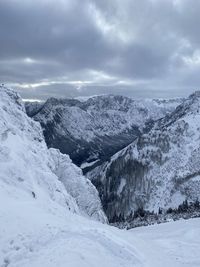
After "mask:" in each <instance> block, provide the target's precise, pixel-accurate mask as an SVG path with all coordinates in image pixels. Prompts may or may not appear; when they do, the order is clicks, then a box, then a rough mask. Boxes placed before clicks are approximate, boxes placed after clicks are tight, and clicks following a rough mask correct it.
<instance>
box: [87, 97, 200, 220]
mask: <svg viewBox="0 0 200 267" xmlns="http://www.w3.org/2000/svg"><path fill="white" fill-rule="evenodd" d="M199 152H200V92H196V93H194V94H192V95H191V96H190V97H189V98H188V99H186V100H185V101H184V102H183V103H182V104H181V105H179V106H178V107H177V108H176V110H175V111H174V112H172V113H171V114H169V115H167V116H166V117H164V118H163V119H160V120H159V121H157V122H156V123H155V125H154V126H153V128H152V129H151V130H150V132H148V133H146V134H143V135H141V136H140V137H139V138H138V139H137V140H135V141H134V142H133V143H132V144H130V145H129V146H128V147H126V148H124V149H123V150H122V151H120V152H118V153H117V154H115V155H114V156H113V157H112V158H111V160H110V162H107V163H105V164H104V165H102V166H99V167H97V168H96V169H94V170H93V171H91V172H90V173H89V174H88V177H90V179H91V180H92V181H93V183H94V184H95V185H96V187H97V188H98V190H99V192H100V196H101V199H102V202H103V206H104V210H105V211H106V214H107V216H108V217H109V220H110V221H113V220H114V218H116V217H119V216H120V217H125V218H126V217H127V216H129V214H130V213H131V211H135V210H137V209H138V208H142V209H146V210H149V211H156V212H158V209H159V207H161V208H169V207H172V208H175V207H177V206H178V205H179V204H181V203H182V202H183V201H184V200H185V199H187V200H188V201H195V200H196V199H199V198H200V153H199Z"/></svg>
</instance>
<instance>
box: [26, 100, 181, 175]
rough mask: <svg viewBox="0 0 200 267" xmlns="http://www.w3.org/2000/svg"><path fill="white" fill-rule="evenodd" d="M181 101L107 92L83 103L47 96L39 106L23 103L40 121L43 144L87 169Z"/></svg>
mask: <svg viewBox="0 0 200 267" xmlns="http://www.w3.org/2000/svg"><path fill="white" fill-rule="evenodd" d="M181 101H182V99H178V100H168V101H166V100H133V99H130V98H127V97H123V96H112V95H107V96H97V97H93V98H90V99H88V100H87V101H85V102H81V101H79V100H76V99H55V98H51V99H49V100H47V101H46V103H44V104H43V105H42V106H38V104H37V106H36V107H35V108H34V107H33V105H34V104H31V105H30V104H27V105H26V106H27V113H28V115H29V116H32V117H33V118H34V119H35V120H37V121H39V122H40V123H41V125H42V128H43V131H44V136H45V140H46V142H47V145H48V146H49V147H54V148H58V149H60V151H61V152H62V153H65V154H69V155H70V157H71V158H72V160H73V162H74V163H76V164H77V165H79V166H81V165H82V168H83V169H84V172H87V171H88V170H90V169H92V168H94V167H95V166H97V165H100V164H102V163H103V162H105V161H106V160H108V159H109V158H110V157H111V156H112V155H113V154H114V153H116V152H117V151H119V150H121V149H122V148H124V147H125V146H127V145H128V144H130V143H132V142H133V141H134V140H135V139H136V138H137V137H138V136H139V135H140V134H141V131H142V129H143V127H144V126H145V123H147V122H150V121H152V120H156V119H158V118H161V117H163V116H164V115H166V113H168V112H170V111H172V110H174V109H175V107H176V106H177V105H178V104H179V103H180V102H181Z"/></svg>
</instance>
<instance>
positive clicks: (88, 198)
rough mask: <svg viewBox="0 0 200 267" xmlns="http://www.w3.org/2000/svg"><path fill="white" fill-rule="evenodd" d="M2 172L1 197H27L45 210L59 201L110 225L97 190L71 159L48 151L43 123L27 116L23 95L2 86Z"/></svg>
mask: <svg viewBox="0 0 200 267" xmlns="http://www.w3.org/2000/svg"><path fill="white" fill-rule="evenodd" d="M0 170H1V172H0V190H1V194H5V192H10V194H11V192H12V197H13V198H20V196H22V195H23V196H24V198H25V199H26V201H30V202H32V201H34V202H35V203H38V205H40V206H44V207H45V206H46V207H47V206H49V205H51V203H52V202H56V203H57V205H61V206H63V207H64V208H65V209H66V210H67V209H68V210H71V211H72V212H76V213H81V214H84V215H85V216H91V217H93V218H94V219H96V220H100V221H102V222H106V217H105V215H104V213H103V211H102V209H101V202H100V199H99V196H98V193H97V191H96V189H95V187H94V186H93V185H92V184H91V182H90V181H89V180H87V179H86V178H85V177H83V175H82V172H81V170H80V169H79V168H78V167H76V166H75V165H74V164H72V162H71V160H70V159H69V157H68V156H66V155H62V154H61V153H60V152H59V151H58V150H55V149H50V150H48V148H47V146H46V144H45V142H44V138H43V134H42V129H41V127H40V125H39V123H38V122H35V121H33V120H32V119H30V118H29V117H28V116H27V115H26V113H25V109H24V105H23V103H22V101H21V98H20V97H19V95H18V94H17V93H15V92H14V91H12V90H9V89H7V88H4V87H0ZM62 182H63V183H62ZM83 194H84V196H83Z"/></svg>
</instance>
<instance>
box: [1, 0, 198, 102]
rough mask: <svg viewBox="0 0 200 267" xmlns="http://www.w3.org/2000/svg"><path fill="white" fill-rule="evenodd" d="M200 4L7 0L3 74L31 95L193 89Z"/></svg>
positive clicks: (160, 93)
mask: <svg viewBox="0 0 200 267" xmlns="http://www.w3.org/2000/svg"><path fill="white" fill-rule="evenodd" d="M199 11H200V1H197V0H123V1H122V0H93V1H92V0H26V1H22V0H0V34H1V35H0V80H1V82H2V83H5V84H8V85H10V86H14V87H16V88H18V90H19V92H20V93H21V95H22V97H24V98H39V99H46V98H48V97H50V96H56V97H75V96H88V95H95V94H105V93H114V94H122V95H129V96H134V97H176V96H185V95H188V94H189V93H191V92H192V91H194V90H197V89H198V88H199V85H200V29H199V25H200V16H199Z"/></svg>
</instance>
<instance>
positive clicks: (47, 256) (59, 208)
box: [0, 87, 200, 267]
mask: <svg viewBox="0 0 200 267" xmlns="http://www.w3.org/2000/svg"><path fill="white" fill-rule="evenodd" d="M0 203H1V204H0V266H1V267H44V266H45V267H55V266H59V267H65V266H68V267H80V266H83V267H90V266H92V267H100V266H105V267H132V266H135V267H147V266H148V267H160V266H174V267H182V266H183V265H188V266H192V267H193V266H199V265H200V256H199V245H200V242H199V239H198V238H196V237H197V236H199V234H200V227H199V225H200V224H199V222H200V220H199V219H194V220H190V221H179V222H171V223H168V224H162V225H155V226H150V227H146V228H137V229H133V230H130V231H125V230H119V229H117V228H115V227H111V226H109V225H108V224H105V223H104V224H103V223H101V222H105V221H106V218H105V215H104V213H103V212H102V209H101V204H100V201H99V198H98V194H97V191H96V190H95V188H94V187H93V186H92V185H91V183H90V181H89V180H87V179H86V178H85V177H84V176H83V175H82V173H81V170H80V169H79V168H78V167H76V166H75V165H74V164H72V162H71V160H70V159H69V157H68V156H67V155H63V154H61V153H60V152H59V151H58V150H56V149H48V148H47V146H46V144H45V142H44V138H43V134H42V130H41V127H40V125H39V123H37V122H35V121H33V120H32V119H30V118H29V117H27V116H26V114H25V110H24V105H23V103H22V101H21V98H20V97H19V95H18V94H16V93H15V92H14V91H12V90H9V89H6V88H4V87H0ZM91 218H93V219H94V220H91ZM100 221H101V222H100ZM191 255H192V256H191ZM163 262H164V264H165V265H163Z"/></svg>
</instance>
